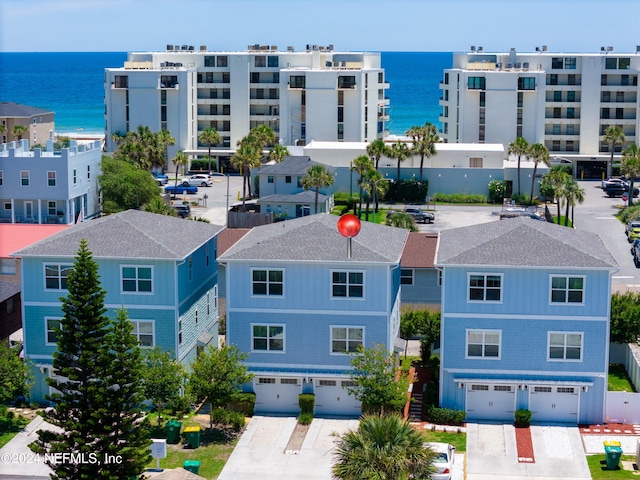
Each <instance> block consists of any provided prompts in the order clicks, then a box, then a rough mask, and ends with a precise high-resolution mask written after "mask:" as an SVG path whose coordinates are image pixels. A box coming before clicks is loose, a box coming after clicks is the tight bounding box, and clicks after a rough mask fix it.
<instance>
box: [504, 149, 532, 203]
mask: <svg viewBox="0 0 640 480" xmlns="http://www.w3.org/2000/svg"><path fill="white" fill-rule="evenodd" d="M508 153H509V155H511V154H514V155H516V156H517V157H518V195H520V194H521V191H520V160H521V159H522V157H523V156H525V157H526V156H527V155H528V153H529V142H527V141H526V140H525V139H524V138H522V137H517V138H516V139H515V140H514V141H513V142H511V143H510V144H509V149H508Z"/></svg>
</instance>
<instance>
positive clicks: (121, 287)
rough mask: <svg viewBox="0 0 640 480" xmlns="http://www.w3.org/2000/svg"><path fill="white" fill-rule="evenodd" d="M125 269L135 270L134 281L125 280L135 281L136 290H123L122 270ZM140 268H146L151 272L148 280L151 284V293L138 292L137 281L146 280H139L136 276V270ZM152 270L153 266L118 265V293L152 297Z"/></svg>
mask: <svg viewBox="0 0 640 480" xmlns="http://www.w3.org/2000/svg"><path fill="white" fill-rule="evenodd" d="M125 268H135V269H136V277H135V279H132V278H127V280H135V282H136V289H135V290H125V289H124V280H125V278H124V269H125ZM140 268H148V269H150V270H151V278H150V279H149V281H150V282H151V291H149V292H145V291H140V290H139V284H138V281H139V280H147V279H146V278H143V279H141V278H139V275H138V269H140ZM154 283H155V282H154V269H153V265H120V293H121V294H123V295H153V294H154V288H153V287H154Z"/></svg>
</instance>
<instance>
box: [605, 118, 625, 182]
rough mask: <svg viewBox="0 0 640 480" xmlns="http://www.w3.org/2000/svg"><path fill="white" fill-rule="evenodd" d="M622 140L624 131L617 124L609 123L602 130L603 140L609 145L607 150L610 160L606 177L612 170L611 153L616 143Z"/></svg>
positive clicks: (621, 142)
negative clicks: (609, 152)
mask: <svg viewBox="0 0 640 480" xmlns="http://www.w3.org/2000/svg"><path fill="white" fill-rule="evenodd" d="M624 140H625V138H624V131H623V130H622V127H621V126H619V125H609V126H608V127H607V129H606V130H605V131H604V141H605V143H607V144H608V145H609V150H610V151H611V160H609V168H608V169H607V170H608V171H607V176H608V177H609V176H611V171H612V170H613V153H614V151H615V149H616V145H623V144H624Z"/></svg>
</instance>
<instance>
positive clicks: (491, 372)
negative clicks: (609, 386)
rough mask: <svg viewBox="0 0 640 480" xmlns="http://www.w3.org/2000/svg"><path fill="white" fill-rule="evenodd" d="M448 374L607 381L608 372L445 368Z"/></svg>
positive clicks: (444, 370)
mask: <svg viewBox="0 0 640 480" xmlns="http://www.w3.org/2000/svg"><path fill="white" fill-rule="evenodd" d="M574 363H575V362H574ZM443 372H444V373H445V375H446V374H452V373H455V374H458V373H462V374H467V375H471V374H481V375H536V376H550V377H599V378H602V379H604V381H605V382H606V372H581V371H577V370H571V371H569V370H551V371H548V370H489V369H482V370H481V369H477V368H444V369H443Z"/></svg>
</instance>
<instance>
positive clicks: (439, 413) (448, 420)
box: [425, 407, 467, 425]
mask: <svg viewBox="0 0 640 480" xmlns="http://www.w3.org/2000/svg"><path fill="white" fill-rule="evenodd" d="M425 414H426V419H427V421H428V422H431V423H436V424H438V425H462V422H464V419H465V418H466V416H467V412H465V411H464V410H451V409H449V408H438V407H427V409H426V412H425Z"/></svg>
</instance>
